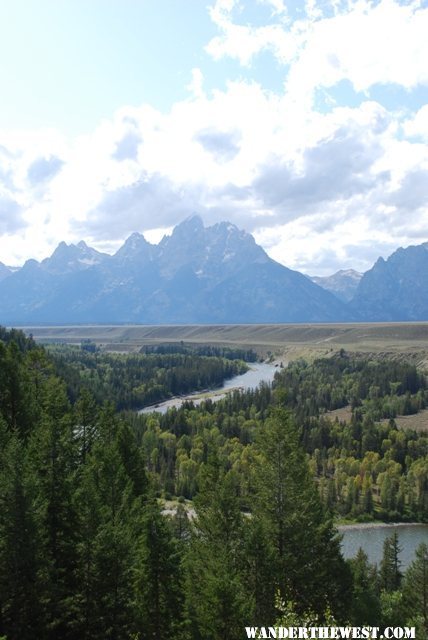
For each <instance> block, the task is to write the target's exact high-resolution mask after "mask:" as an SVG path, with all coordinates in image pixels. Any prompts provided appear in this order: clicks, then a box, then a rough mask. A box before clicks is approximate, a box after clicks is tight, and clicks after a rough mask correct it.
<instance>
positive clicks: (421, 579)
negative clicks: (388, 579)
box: [403, 543, 428, 633]
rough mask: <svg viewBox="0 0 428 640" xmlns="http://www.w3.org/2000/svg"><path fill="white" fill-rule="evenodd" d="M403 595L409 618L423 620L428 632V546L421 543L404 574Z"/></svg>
mask: <svg viewBox="0 0 428 640" xmlns="http://www.w3.org/2000/svg"><path fill="white" fill-rule="evenodd" d="M403 597H404V602H405V604H406V608H407V611H408V614H409V618H411V619H412V620H413V621H415V622H416V621H417V620H418V619H420V620H421V622H422V626H423V628H424V630H425V633H428V546H427V545H426V544H425V543H421V544H420V545H419V547H418V548H417V549H416V557H415V559H414V560H413V562H412V563H411V564H410V566H409V568H408V569H407V571H406V574H405V576H404V584H403Z"/></svg>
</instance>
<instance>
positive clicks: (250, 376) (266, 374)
mask: <svg viewBox="0 0 428 640" xmlns="http://www.w3.org/2000/svg"><path fill="white" fill-rule="evenodd" d="M248 366H249V367H250V369H249V370H248V371H246V373H241V374H240V375H239V376H234V377H233V378H229V380H225V381H224V384H223V385H222V386H221V387H217V388H216V389H215V390H214V391H213V392H210V393H209V394H208V397H209V398H210V400H212V401H213V402H217V401H218V400H221V399H222V398H224V397H225V396H226V394H227V393H228V392H231V391H232V390H233V389H241V390H242V391H247V390H248V389H256V388H257V387H258V386H259V384H260V383H261V382H267V383H271V382H272V381H273V377H274V375H275V372H276V371H278V370H279V367H278V366H275V365H273V364H267V363H266V362H251V363H249V365H248ZM204 395H205V397H200V396H201V392H200V391H195V393H190V394H189V395H186V396H180V397H178V398H170V399H169V400H165V401H164V402H159V404H157V405H156V406H153V405H151V406H150V407H145V408H144V409H141V410H140V411H139V412H138V413H153V411H156V412H158V413H166V412H167V411H168V409H170V408H171V407H175V408H176V409H178V408H180V407H181V405H182V404H183V403H184V402H186V400H191V401H192V402H193V404H195V405H196V406H197V405H199V404H201V402H204V400H206V398H207V394H204Z"/></svg>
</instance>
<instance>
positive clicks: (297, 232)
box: [0, 0, 428, 275]
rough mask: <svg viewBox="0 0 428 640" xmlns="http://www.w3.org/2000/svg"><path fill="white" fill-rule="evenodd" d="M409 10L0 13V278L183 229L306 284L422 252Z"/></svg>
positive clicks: (422, 31) (419, 49)
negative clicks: (14, 268)
mask: <svg viewBox="0 0 428 640" xmlns="http://www.w3.org/2000/svg"><path fill="white" fill-rule="evenodd" d="M426 33H428V5H427V3H426V2H413V1H411V0H410V1H406V2H399V1H398V0H381V1H377V2H368V1H367V0H356V1H355V2H354V1H346V2H345V1H341V0H335V1H334V2H328V1H321V2H317V0H307V1H306V2H286V1H285V0H241V1H238V0H211V1H207V2H205V1H201V0H156V2H155V1H154V0H121V1H120V2H119V0H90V2H89V1H87V0H38V1H37V2H36V1H30V2H29V1H28V0H13V1H12V0H0V72H1V73H0V78H1V81H2V83H3V87H2V99H1V101H0V261H1V262H3V263H5V264H22V263H23V261H25V259H27V258H30V257H35V258H37V259H41V258H43V257H45V256H46V255H48V254H49V253H51V252H52V250H53V249H54V248H55V246H56V245H57V244H58V243H59V242H60V241H61V240H65V241H67V242H77V241H79V240H80V239H84V240H86V241H87V242H88V243H89V244H91V245H92V246H95V247H96V248H98V249H101V250H106V251H110V252H112V251H114V250H116V249H117V248H118V246H119V245H120V243H121V242H123V240H124V239H125V238H126V237H127V236H128V235H129V234H130V233H132V232H133V231H140V232H142V233H145V234H146V237H148V238H149V239H150V240H151V241H157V240H158V239H159V238H160V237H161V236H162V234H163V233H168V232H169V231H170V229H171V228H172V227H173V226H174V225H175V224H177V223H178V222H180V220H182V219H183V218H184V217H186V216H187V215H189V214H191V213H195V212H196V213H199V214H200V215H201V216H202V218H203V219H204V220H205V222H206V224H212V223H215V222H217V221H219V220H224V219H226V220H230V221H232V222H234V223H235V224H237V225H238V226H239V227H241V228H244V229H246V230H247V231H249V232H251V233H253V234H254V235H255V237H256V239H257V241H258V242H259V243H260V244H262V245H263V246H264V247H265V249H266V250H267V251H268V253H269V254H270V255H271V256H272V257H274V258H275V259H277V260H279V261H280V262H282V263H284V264H286V265H287V266H290V267H292V268H296V269H299V270H302V271H304V272H306V273H311V274H319V275H323V274H329V273H332V272H334V271H335V270H337V269H338V268H341V267H344V268H349V267H353V268H356V269H358V270H361V271H364V270H365V269H367V268H369V267H370V266H371V265H372V263H373V262H374V260H375V259H376V258H377V257H378V256H379V255H383V256H384V257H386V256H388V255H389V254H390V253H391V252H392V251H393V250H394V249H395V248H397V247H398V246H407V245H409V244H417V243H420V242H423V241H426V240H428V67H427V65H426V60H427V59H428V43H427V42H426V41H427V40H428V39H427V38H426Z"/></svg>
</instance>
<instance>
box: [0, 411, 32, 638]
mask: <svg viewBox="0 0 428 640" xmlns="http://www.w3.org/2000/svg"><path fill="white" fill-rule="evenodd" d="M4 430H5V425H4V424H2V423H1V421H0V431H3V436H4V435H5V433H4ZM0 440H1V441H2V446H1V447H0V603H1V604H0V621H1V622H0V633H5V634H6V635H7V637H8V638H11V639H14V638H20V639H22V640H33V639H34V638H35V637H40V634H41V631H42V619H41V613H42V612H41V607H40V598H39V594H40V588H41V583H40V577H39V570H40V555H39V554H40V548H39V545H40V535H39V531H38V528H37V524H36V518H35V512H34V495H33V493H34V491H33V482H32V478H31V476H30V475H29V472H28V465H27V461H26V453H25V448H24V446H23V444H22V442H21V441H20V440H19V439H18V437H17V435H16V434H15V433H14V434H9V435H8V437H7V440H6V438H4V437H1V436H0Z"/></svg>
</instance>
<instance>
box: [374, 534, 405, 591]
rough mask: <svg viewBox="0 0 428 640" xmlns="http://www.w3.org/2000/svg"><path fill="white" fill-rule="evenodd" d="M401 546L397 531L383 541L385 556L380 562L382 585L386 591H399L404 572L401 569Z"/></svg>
mask: <svg viewBox="0 0 428 640" xmlns="http://www.w3.org/2000/svg"><path fill="white" fill-rule="evenodd" d="M400 553H401V547H400V544H399V540H398V534H397V532H396V531H394V533H393V534H392V535H391V536H389V537H388V538H385V540H384V543H383V557H382V561H381V563H380V570H379V577H380V586H381V588H382V589H384V590H385V591H389V592H391V591H397V590H398V589H399V588H400V584H401V579H402V573H401V571H400V566H401V562H400Z"/></svg>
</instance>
